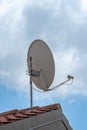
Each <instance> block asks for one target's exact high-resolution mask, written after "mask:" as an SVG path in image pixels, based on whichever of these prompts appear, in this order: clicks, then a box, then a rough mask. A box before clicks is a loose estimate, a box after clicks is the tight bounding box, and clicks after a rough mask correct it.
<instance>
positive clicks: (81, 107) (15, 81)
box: [0, 0, 87, 130]
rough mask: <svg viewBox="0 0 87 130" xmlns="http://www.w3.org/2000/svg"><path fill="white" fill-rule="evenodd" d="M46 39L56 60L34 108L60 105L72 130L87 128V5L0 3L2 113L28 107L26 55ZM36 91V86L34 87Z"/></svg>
mask: <svg viewBox="0 0 87 130" xmlns="http://www.w3.org/2000/svg"><path fill="white" fill-rule="evenodd" d="M35 39H42V40H44V41H45V42H46V43H47V45H48V46H49V47H50V49H51V51H52V53H53V57H54V61H55V78H54V81H53V84H52V85H51V87H54V86H56V85H58V84H59V83H61V82H62V81H64V80H66V77H67V75H68V74H71V75H72V76H74V81H73V84H72V85H69V86H67V85H64V86H61V87H60V88H58V89H56V90H54V91H51V92H46V93H38V92H36V91H34V90H33V106H45V105H49V104H54V103H60V104H61V106H62V110H63V112H64V114H65V115H66V117H67V119H68V120H69V122H70V124H71V126H72V128H73V129H74V130H86V129H87V125H86V122H87V103H86V102H87V86H86V84H87V80H86V77H87V76H86V68H87V0H38V1H35V0H29V1H28V0H0V112H4V111H8V110H12V109H23V108H27V107H30V94H29V87H30V86H29V76H28V75H27V72H26V71H27V70H28V69H27V61H26V60H27V51H28V48H29V46H30V44H31V43H32V41H34V40H35ZM33 86H34V87H35V88H36V86H35V85H34V84H33Z"/></svg>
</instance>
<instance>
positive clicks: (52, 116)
mask: <svg viewBox="0 0 87 130" xmlns="http://www.w3.org/2000/svg"><path fill="white" fill-rule="evenodd" d="M48 129H50V130H72V128H71V126H70V124H69V122H68V120H67V119H66V117H65V115H64V114H63V112H62V108H61V105H60V104H58V103H57V104H52V105H48V106H43V107H39V106H36V107H32V108H26V109H22V110H17V109H15V110H11V111H8V112H4V113H0V130H48Z"/></svg>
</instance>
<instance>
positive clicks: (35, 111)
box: [0, 104, 60, 126]
mask: <svg viewBox="0 0 87 130" xmlns="http://www.w3.org/2000/svg"><path fill="white" fill-rule="evenodd" d="M59 108H60V104H53V105H48V106H43V107H39V106H36V107H32V108H27V109H22V110H17V109H15V110H11V111H7V112H4V113H0V126H1V125H4V124H7V123H11V122H14V121H17V120H22V119H24V118H30V117H32V116H36V115H39V114H42V113H46V112H49V111H52V110H56V109H59Z"/></svg>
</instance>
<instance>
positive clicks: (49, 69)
mask: <svg viewBox="0 0 87 130" xmlns="http://www.w3.org/2000/svg"><path fill="white" fill-rule="evenodd" d="M30 58H32V81H33V82H34V84H35V85H36V86H37V87H38V88H39V89H41V90H44V91H46V90H48V88H49V87H50V85H51V84H52V82H53V79H54V75H55V65H54V59H53V55H52V53H51V50H50V48H49V47H48V46H47V44H46V43H45V42H44V41H42V40H35V41H33V42H32V43H31V45H30V47H29V50H28V54H27V65H28V72H29V73H30V64H31V63H30Z"/></svg>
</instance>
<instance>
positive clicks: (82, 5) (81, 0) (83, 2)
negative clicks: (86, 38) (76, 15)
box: [80, 0, 87, 13]
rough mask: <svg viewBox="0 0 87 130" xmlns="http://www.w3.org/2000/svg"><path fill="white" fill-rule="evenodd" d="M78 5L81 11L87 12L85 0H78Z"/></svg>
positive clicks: (86, 1) (86, 0)
mask: <svg viewBox="0 0 87 130" xmlns="http://www.w3.org/2000/svg"><path fill="white" fill-rule="evenodd" d="M80 6H81V10H82V11H83V13H87V0H80Z"/></svg>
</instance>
